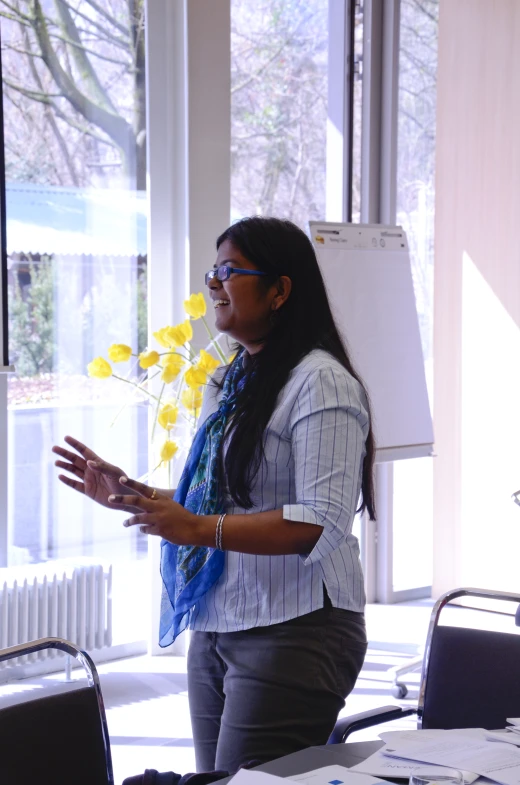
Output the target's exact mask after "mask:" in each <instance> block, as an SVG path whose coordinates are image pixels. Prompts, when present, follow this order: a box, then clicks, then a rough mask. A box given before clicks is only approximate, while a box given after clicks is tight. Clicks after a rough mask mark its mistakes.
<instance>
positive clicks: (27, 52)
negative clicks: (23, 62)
mask: <svg viewBox="0 0 520 785" xmlns="http://www.w3.org/2000/svg"><path fill="white" fill-rule="evenodd" d="M13 21H14V20H13ZM19 24H20V25H22V26H23V22H19ZM24 29H26V28H24ZM4 50H5V51H7V52H16V53H17V54H19V55H27V57H39V58H40V60H41V58H42V56H41V55H40V54H38V53H37V52H31V51H30V50H29V49H18V47H16V46H13V45H12V44H4Z"/></svg>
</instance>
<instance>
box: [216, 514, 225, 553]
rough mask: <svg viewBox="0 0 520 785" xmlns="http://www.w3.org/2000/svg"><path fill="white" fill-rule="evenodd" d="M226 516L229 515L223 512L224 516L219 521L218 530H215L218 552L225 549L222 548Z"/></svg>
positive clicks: (220, 516)
mask: <svg viewBox="0 0 520 785" xmlns="http://www.w3.org/2000/svg"><path fill="white" fill-rule="evenodd" d="M226 514H227V513H225V512H223V513H222V515H219V518H218V521H217V528H216V529H215V547H216V549H217V551H223V550H224V548H223V547H222V526H223V524H224V518H225V517H226Z"/></svg>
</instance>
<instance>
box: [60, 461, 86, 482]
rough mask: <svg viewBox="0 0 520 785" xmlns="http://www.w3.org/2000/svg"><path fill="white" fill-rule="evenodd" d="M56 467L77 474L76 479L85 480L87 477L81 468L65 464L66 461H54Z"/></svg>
mask: <svg viewBox="0 0 520 785" xmlns="http://www.w3.org/2000/svg"><path fill="white" fill-rule="evenodd" d="M54 465H55V466H57V467H58V469H65V471H66V472H70V473H71V474H75V475H76V477H80V478H81V479H83V477H84V476H85V472H84V470H83V469H80V467H79V466H74V465H73V464H72V463H65V461H54Z"/></svg>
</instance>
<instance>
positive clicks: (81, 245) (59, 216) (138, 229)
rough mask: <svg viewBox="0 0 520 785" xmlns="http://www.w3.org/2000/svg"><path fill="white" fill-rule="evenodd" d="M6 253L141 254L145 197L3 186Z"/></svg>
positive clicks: (106, 191)
mask: <svg viewBox="0 0 520 785" xmlns="http://www.w3.org/2000/svg"><path fill="white" fill-rule="evenodd" d="M6 213H7V253H8V254H13V253H24V254H30V253H32V254H54V255H57V256H81V255H86V256H138V255H144V254H146V218H147V200H146V193H145V192H144V191H124V190H121V189H108V188H105V189H101V188H59V187H56V186H43V185H32V184H24V183H20V184H18V183H10V184H7V185H6Z"/></svg>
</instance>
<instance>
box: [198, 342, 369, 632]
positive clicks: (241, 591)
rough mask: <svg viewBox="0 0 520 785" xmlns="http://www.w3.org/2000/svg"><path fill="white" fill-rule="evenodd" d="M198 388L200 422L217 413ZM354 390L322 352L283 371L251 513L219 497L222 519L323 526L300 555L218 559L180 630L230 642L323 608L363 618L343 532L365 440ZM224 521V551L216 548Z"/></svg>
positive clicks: (215, 395) (356, 565) (212, 398)
mask: <svg viewBox="0 0 520 785" xmlns="http://www.w3.org/2000/svg"><path fill="white" fill-rule="evenodd" d="M220 394H221V393H220V391H219V390H218V389H217V387H216V386H215V385H212V384H210V385H208V388H207V390H206V394H205V398H204V403H203V408H202V412H201V417H200V422H203V421H204V420H205V419H206V417H208V416H209V415H210V414H211V413H212V412H214V411H215V410H216V409H217V407H218V399H219V396H220ZM367 409H368V407H367V401H366V396H365V394H364V392H363V389H362V388H361V385H360V384H359V383H358V382H357V381H356V380H355V379H354V378H353V377H352V376H351V375H350V374H349V373H348V371H347V370H346V369H345V368H343V366H342V365H341V364H340V363H339V362H338V361H337V360H336V359H334V358H333V357H332V356H331V355H329V354H328V353H327V352H324V351H321V350H314V351H312V352H310V353H309V354H308V355H307V356H306V357H304V359H303V360H302V361H301V362H300V363H299V365H297V366H296V368H294V370H293V371H292V373H291V375H290V377H289V380H288V382H287V384H286V385H285V387H284V388H283V390H282V391H281V393H280V395H279V398H278V401H277V405H276V408H275V410H274V412H273V415H272V417H271V420H270V421H269V424H268V426H267V428H266V431H265V434H264V452H265V460H264V461H262V465H261V467H260V469H259V471H258V474H257V477H256V478H255V481H254V483H253V487H252V493H251V499H252V501H253V507H252V508H251V509H249V510H245V509H243V508H242V507H238V506H236V505H234V504H233V502H232V500H231V499H230V498H229V496H228V497H227V500H226V507H225V509H226V512H227V513H228V514H229V515H233V514H242V513H246V514H251V513H256V512H263V511H265V510H278V509H281V508H283V517H284V519H285V520H290V521H303V522H305V523H312V524H318V525H319V526H323V532H322V534H321V536H320V538H319V540H318V542H317V543H316V545H315V547H314V548H313V550H312V551H311V552H310V553H309V554H302V555H296V554H295V555H293V554H291V555H287V556H256V555H253V554H246V553H235V552H233V551H227V552H226V556H225V566H224V570H223V573H222V575H221V576H220V578H219V580H218V581H217V582H216V583H215V584H214V586H212V588H211V589H210V590H209V591H208V592H207V593H206V594H205V595H204V597H202V599H201V600H200V601H199V602H198V603H197V605H195V606H194V608H193V609H192V611H191V617H190V624H189V626H190V629H193V630H204V631H208V632H236V631H238V630H246V629H249V628H251V627H261V626H266V625H270V624H277V623H279V622H283V621H288V620H289V619H293V618H295V617H296V616H302V615H303V614H305V613H311V611H315V610H318V609H319V608H322V607H323V584H325V587H326V589H327V593H328V595H329V597H330V599H331V602H332V605H333V606H335V607H337V608H345V609H347V610H351V611H358V612H361V611H363V608H364V605H365V592H364V586H363V574H362V571H361V563H360V560H359V546H358V541H357V539H356V537H354V535H353V534H352V532H351V530H352V522H353V519H354V515H355V511H356V507H357V505H358V500H359V494H360V489H361V473H362V467H363V458H364V455H365V441H366V437H367V434H368V427H369V425H368V412H367ZM225 525H226V524H225V521H224V546H225Z"/></svg>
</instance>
